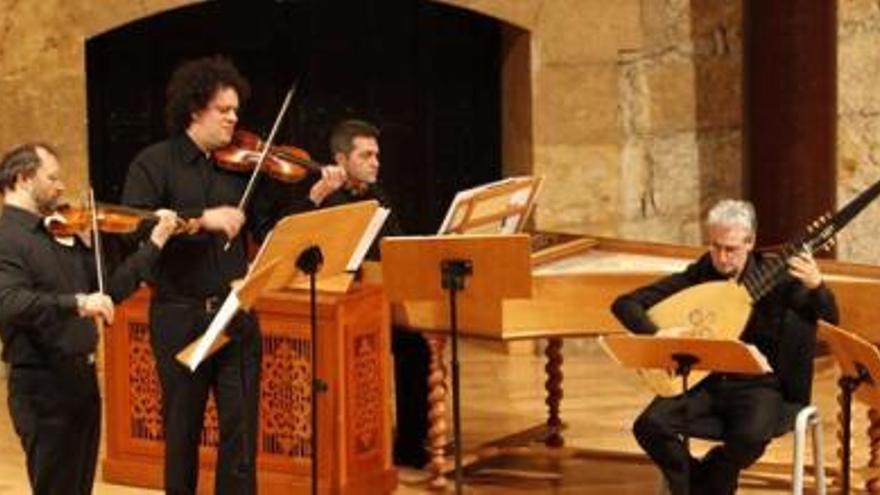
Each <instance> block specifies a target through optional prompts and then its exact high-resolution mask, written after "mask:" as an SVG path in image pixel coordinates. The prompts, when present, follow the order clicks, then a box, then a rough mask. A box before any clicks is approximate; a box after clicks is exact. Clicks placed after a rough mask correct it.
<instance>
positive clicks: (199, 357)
mask: <svg viewBox="0 0 880 495" xmlns="http://www.w3.org/2000/svg"><path fill="white" fill-rule="evenodd" d="M240 306H241V305H240V303H239V300H238V294H236V293H235V291H234V290H233V291H230V292H229V295H228V296H226V300H225V301H223V305H222V306H220V310H219V311H217V314H216V315H215V316H214V319H213V320H211V324H210V325H209V326H208V330H207V331H205V333H203V334H202V336H201V337H200V338H199V343H198V344H196V348H195V350H193V353H192V355H191V356H190V359H188V360H187V362H186V366H187V367H188V368H189V369H190V370H191V371H195V370H196V368H197V367H198V366H199V364H200V363H201V362H202V361H203V360H204V359H205V356H206V355H207V354H208V350H210V349H211V346H212V345H213V344H214V341H216V340H217V339H218V338H219V337H220V334H221V333H222V332H223V330H225V329H226V326H227V325H229V322H230V321H232V318H234V317H235V314H236V313H238V309H239V307H240Z"/></svg>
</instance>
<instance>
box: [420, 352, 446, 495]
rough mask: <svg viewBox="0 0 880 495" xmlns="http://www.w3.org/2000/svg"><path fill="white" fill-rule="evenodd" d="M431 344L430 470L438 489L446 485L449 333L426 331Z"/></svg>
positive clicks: (429, 389)
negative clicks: (444, 473) (447, 347)
mask: <svg viewBox="0 0 880 495" xmlns="http://www.w3.org/2000/svg"><path fill="white" fill-rule="evenodd" d="M425 338H426V339H427V341H428V347H429V348H430V349H431V362H430V365H429V372H428V423H429V427H428V455H429V458H430V461H429V464H428V470H429V471H430V472H431V480H430V486H431V488H435V489H443V488H445V487H446V478H445V477H444V476H443V472H444V469H443V468H444V464H445V456H444V449H445V447H446V442H447V433H448V431H449V427H448V425H447V424H446V395H447V387H446V376H447V370H446V360H445V355H444V351H445V349H446V337H445V336H443V335H426V336H425Z"/></svg>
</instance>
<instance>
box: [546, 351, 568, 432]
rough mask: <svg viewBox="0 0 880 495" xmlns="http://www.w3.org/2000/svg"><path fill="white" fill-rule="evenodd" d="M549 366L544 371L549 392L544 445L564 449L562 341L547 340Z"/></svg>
mask: <svg viewBox="0 0 880 495" xmlns="http://www.w3.org/2000/svg"><path fill="white" fill-rule="evenodd" d="M544 355H545V356H546V357H547V364H546V365H545V366H544V371H545V372H546V373H547V381H546V382H545V383H544V389H545V390H546V391H547V398H546V399H545V401H544V402H545V403H546V404H547V436H546V437H545V439H544V444H545V445H547V446H548V447H562V446H563V445H565V440H564V439H563V438H562V426H563V425H562V418H561V417H560V415H559V404H560V403H561V402H562V339H561V338H550V339H547V348H546V349H545V350H544Z"/></svg>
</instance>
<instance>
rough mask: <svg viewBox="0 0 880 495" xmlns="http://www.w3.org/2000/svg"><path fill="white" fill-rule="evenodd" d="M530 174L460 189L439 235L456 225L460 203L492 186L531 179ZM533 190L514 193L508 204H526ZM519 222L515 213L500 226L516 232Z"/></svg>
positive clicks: (502, 221) (524, 189)
mask: <svg viewBox="0 0 880 495" xmlns="http://www.w3.org/2000/svg"><path fill="white" fill-rule="evenodd" d="M529 178H531V177H530V176H519V177H508V178H506V179H501V180H498V181H494V182H489V183H488V184H483V185H480V186H477V187H472V188H470V189H465V190H463V191H459V192H458V193H457V194H456V195H455V197H454V198H453V199H452V203H450V205H449V209H448V210H446V216H445V217H444V218H443V222H442V223H441V224H440V228H439V229H438V230H437V235H446V234H448V233H449V231H450V229H452V227H453V226H455V225H456V224H457V223H458V222H457V220H458V219H457V218H456V216H457V215H456V214H458V213H461V212H460V209H459V205H460V204H461V203H462V202H463V201H466V200H468V199H470V198H472V197H473V196H474V195H476V194H477V193H480V192H483V191H488V190H490V189H492V188H495V187H499V186H503V185H505V184H509V183H515V182H519V181H522V180H523V179H529ZM530 193H531V190H530V189H529V188H523V189H522V190H520V191H517V192H515V193H513V194H512V195H511V197H510V200H509V201H508V204H509V205H511V206H522V205H524V204H526V203H527V202H528V200H529V196H530ZM536 194H537V191H536ZM518 222H519V215H514V216H511V217H505V218H504V219H502V220H501V222H500V226H501V231H500V232H499V233H501V234H513V233H515V232H514V231H515V229H516V225H517V223H518Z"/></svg>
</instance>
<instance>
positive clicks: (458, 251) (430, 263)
mask: <svg viewBox="0 0 880 495" xmlns="http://www.w3.org/2000/svg"><path fill="white" fill-rule="evenodd" d="M381 247H382V280H383V282H384V284H385V291H386V293H387V295H388V299H389V300H390V301H391V302H403V301H407V300H424V299H444V298H447V297H448V301H449V327H450V337H451V340H452V417H453V431H454V434H453V436H454V439H455V441H454V454H455V489H456V493H458V494H460V493H461V483H462V465H461V407H460V399H459V388H460V387H459V363H458V314H457V302H458V296H459V293H461V296H462V297H466V298H469V299H471V300H481V301H486V302H497V301H499V300H501V299H504V298H512V297H529V296H530V295H531V290H532V282H531V262H530V257H529V256H530V253H529V236H528V235H524V234H516V235H487V236H439V237H394V238H386V239H383V240H382V245H381Z"/></svg>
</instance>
